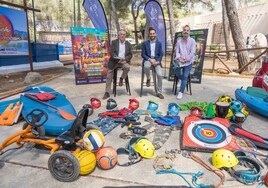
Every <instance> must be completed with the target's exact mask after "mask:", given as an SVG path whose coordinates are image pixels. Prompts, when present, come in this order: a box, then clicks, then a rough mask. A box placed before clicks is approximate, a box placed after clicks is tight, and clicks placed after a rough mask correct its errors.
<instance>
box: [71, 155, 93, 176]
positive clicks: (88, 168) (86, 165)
mask: <svg viewBox="0 0 268 188" xmlns="http://www.w3.org/2000/svg"><path fill="white" fill-rule="evenodd" d="M75 156H76V158H77V159H78V161H79V164H80V175H87V174H89V173H91V172H92V171H93V170H94V169H95V167H96V163H97V161H96V157H95V155H94V153H92V152H90V151H88V150H82V151H80V152H79V153H77V154H76V155H75Z"/></svg>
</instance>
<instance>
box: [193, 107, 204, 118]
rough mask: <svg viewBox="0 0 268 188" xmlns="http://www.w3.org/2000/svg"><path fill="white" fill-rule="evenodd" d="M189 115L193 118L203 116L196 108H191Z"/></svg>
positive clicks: (200, 110) (201, 111) (199, 109)
mask: <svg viewBox="0 0 268 188" xmlns="http://www.w3.org/2000/svg"><path fill="white" fill-rule="evenodd" d="M190 114H191V115H193V116H197V117H200V116H202V115H203V110H202V109H201V108H199V107H198V106H193V107H192V108H191V110H190Z"/></svg>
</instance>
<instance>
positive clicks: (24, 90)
mask: <svg viewBox="0 0 268 188" xmlns="http://www.w3.org/2000/svg"><path fill="white" fill-rule="evenodd" d="M35 88H39V87H26V88H24V89H23V90H19V91H17V92H14V93H11V94H9V95H5V96H3V97H1V98H0V100H2V99H5V98H8V97H11V96H14V95H17V94H20V93H23V92H27V91H30V90H32V89H35Z"/></svg>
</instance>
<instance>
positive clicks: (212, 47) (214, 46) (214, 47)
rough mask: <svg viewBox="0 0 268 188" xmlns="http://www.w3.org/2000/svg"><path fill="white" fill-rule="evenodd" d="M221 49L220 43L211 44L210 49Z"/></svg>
mask: <svg viewBox="0 0 268 188" xmlns="http://www.w3.org/2000/svg"><path fill="white" fill-rule="evenodd" d="M218 49H219V45H218V44H211V45H210V46H209V50H218Z"/></svg>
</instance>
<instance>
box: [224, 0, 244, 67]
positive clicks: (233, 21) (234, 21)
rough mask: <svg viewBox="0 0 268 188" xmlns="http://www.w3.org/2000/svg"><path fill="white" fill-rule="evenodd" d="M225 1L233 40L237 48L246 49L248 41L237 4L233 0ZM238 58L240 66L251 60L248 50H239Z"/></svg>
mask: <svg viewBox="0 0 268 188" xmlns="http://www.w3.org/2000/svg"><path fill="white" fill-rule="evenodd" d="M224 3H225V7H226V12H227V16H228V19H229V23H230V28H231V32H232V36H233V40H234V43H235V49H244V48H246V43H245V40H244V37H243V33H242V29H241V26H240V22H239V18H238V12H237V8H236V4H235V2H234V1H233V0H224ZM237 60H238V68H241V67H242V66H244V65H245V64H247V62H248V60H249V58H248V52H247V51H240V52H237Z"/></svg>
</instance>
